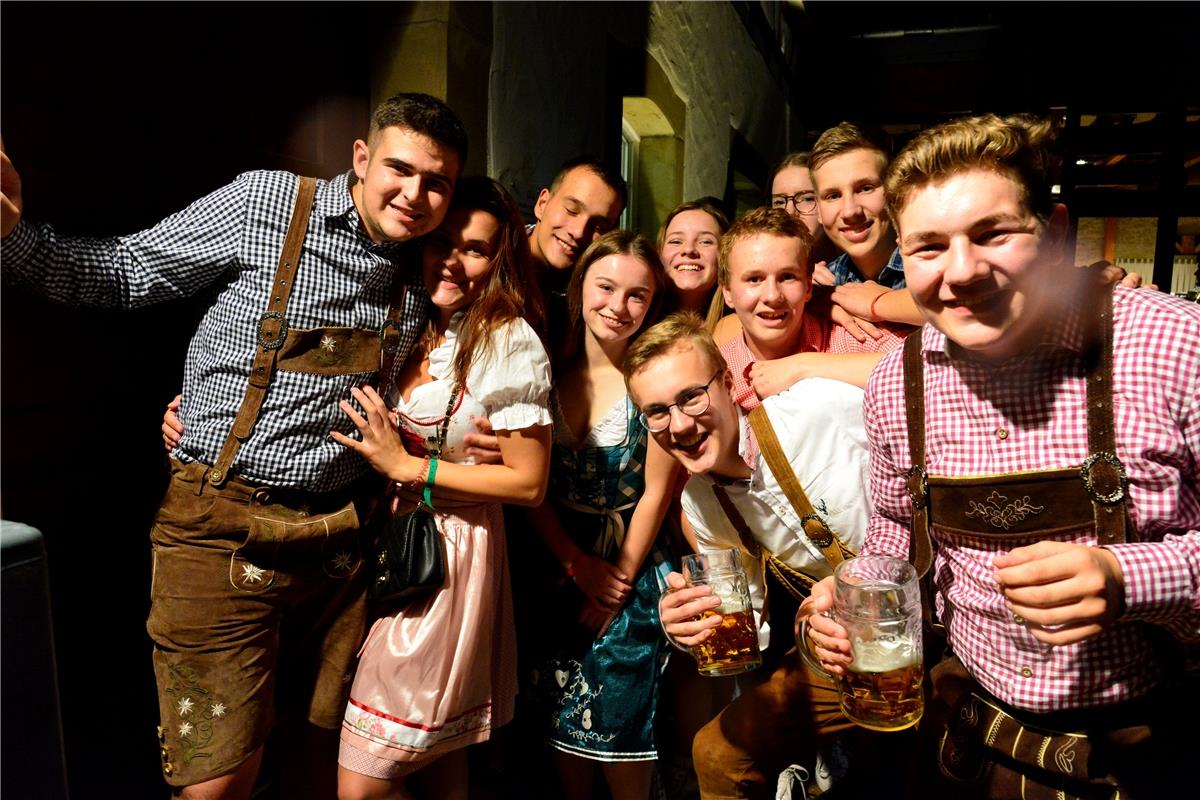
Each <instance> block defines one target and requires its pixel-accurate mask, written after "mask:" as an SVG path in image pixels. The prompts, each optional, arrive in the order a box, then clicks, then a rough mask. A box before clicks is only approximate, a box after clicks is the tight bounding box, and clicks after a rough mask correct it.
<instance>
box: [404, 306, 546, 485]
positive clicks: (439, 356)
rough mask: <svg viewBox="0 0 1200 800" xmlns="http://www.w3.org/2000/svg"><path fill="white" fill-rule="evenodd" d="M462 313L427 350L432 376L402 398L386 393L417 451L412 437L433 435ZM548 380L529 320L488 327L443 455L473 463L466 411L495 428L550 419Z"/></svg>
mask: <svg viewBox="0 0 1200 800" xmlns="http://www.w3.org/2000/svg"><path fill="white" fill-rule="evenodd" d="M463 316H464V314H463V312H461V311H460V312H458V313H457V314H455V315H454V316H453V317H452V318H451V319H450V326H449V329H448V330H447V331H446V340H445V341H444V342H443V343H442V344H440V345H439V346H438V347H436V348H434V350H433V351H432V352H431V353H430V354H429V374H430V375H432V376H433V378H434V380H433V381H431V382H430V383H425V384H422V385H420V386H418V387H416V388H415V389H413V392H412V395H411V397H409V399H408V401H407V402H405V401H404V400H403V399H402V398H401V397H400V393H399V392H398V391H397V390H396V389H395V388H393V389H392V392H391V393H390V397H389V398H388V399H389V401H390V402H391V404H392V405H393V406H394V407H395V408H396V410H397V411H398V412H399V419H400V425H401V434H402V435H403V436H404V437H405V440H406V442H408V443H409V447H410V450H414V451H416V452H420V450H419V448H420V446H421V445H420V444H418V443H417V441H416V440H417V439H422V440H424V439H426V438H428V437H436V436H437V433H438V427H439V425H440V424H441V421H442V418H443V416H444V415H445V413H446V404H447V403H448V402H449V400H450V390H451V389H452V388H453V375H454V356H455V353H457V352H458V329H459V326H460V325H461V324H462V320H463ZM550 385H551V383H550V358H549V356H547V354H546V349H545V348H544V347H543V346H542V342H541V340H540V339H539V338H538V335H537V334H536V333H535V332H534V330H533V328H531V327H530V326H529V323H527V322H526V321H525V320H523V319H516V320H513V321H512V322H510V323H508V324H507V325H504V326H502V327H500V328H498V329H497V330H495V331H493V332H492V335H491V338H490V339H489V346H488V347H485V348H481V349H480V351H479V352H478V353H476V354H475V358H474V359H472V362H471V368H470V369H469V370H468V374H467V381H466V387H465V391H464V392H463V393H462V397H461V398H460V400H459V401H458V403H457V404H456V407H455V409H454V411H453V412H452V414H451V417H450V428H449V430H448V431H447V433H446V444H445V446H444V447H443V448H442V458H444V459H446V460H448V461H455V462H459V463H463V464H471V463H474V459H473V458H472V457H471V456H468V455H466V454H464V453H463V447H462V439H463V436H465V435H466V434H467V433H469V432H471V431H472V430H474V428H475V426H474V423H473V422H472V421H471V417H486V418H487V419H488V420H489V421H490V422H491V423H492V428H493V429H495V430H497V431H502V430H504V431H513V430H521V429H523V428H529V427H533V426H535V425H549V424H550V423H551V414H550V410H549V396H550Z"/></svg>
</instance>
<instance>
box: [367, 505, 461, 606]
mask: <svg viewBox="0 0 1200 800" xmlns="http://www.w3.org/2000/svg"><path fill="white" fill-rule="evenodd" d="M445 582H446V554H445V553H444V552H442V534H441V533H440V532H439V531H438V529H437V522H436V520H434V518H433V513H432V512H431V511H430V510H429V509H427V508H425V507H424V506H421V507H419V508H417V509H415V510H413V511H410V512H408V513H407V514H401V515H399V516H395V517H392V518H391V519H389V520H388V521H387V522H385V523H384V525H383V529H382V530H381V531H380V532H379V541H378V544H377V551H376V557H375V575H374V578H373V579H372V580H371V583H370V585H369V586H368V587H367V598H368V599H369V600H370V601H371V602H372V603H379V604H385V605H386V604H396V603H401V602H406V601H408V600H411V599H413V598H414V597H417V596H419V595H422V594H425V593H427V592H432V591H434V590H436V589H440V588H441V587H442V584H443V583H445Z"/></svg>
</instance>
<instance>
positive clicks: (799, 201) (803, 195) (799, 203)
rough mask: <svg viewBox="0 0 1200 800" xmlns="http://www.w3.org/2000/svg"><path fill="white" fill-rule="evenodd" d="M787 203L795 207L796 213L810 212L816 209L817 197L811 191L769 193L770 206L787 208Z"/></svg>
mask: <svg viewBox="0 0 1200 800" xmlns="http://www.w3.org/2000/svg"><path fill="white" fill-rule="evenodd" d="M788 203H791V204H792V205H794V206H795V207H796V213H797V214H811V213H813V212H814V211H816V210H817V197H816V195H814V194H813V193H812V192H796V193H795V194H773V195H771V208H782V209H784V210H787V204H788Z"/></svg>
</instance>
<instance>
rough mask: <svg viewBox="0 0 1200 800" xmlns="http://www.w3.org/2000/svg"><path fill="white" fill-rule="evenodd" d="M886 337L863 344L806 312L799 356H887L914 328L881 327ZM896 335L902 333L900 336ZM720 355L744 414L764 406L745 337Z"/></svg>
mask: <svg viewBox="0 0 1200 800" xmlns="http://www.w3.org/2000/svg"><path fill="white" fill-rule="evenodd" d="M878 327H879V329H880V330H881V331H882V332H883V336H881V337H880V338H878V339H872V338H871V337H869V336H868V337H867V341H865V342H860V341H858V340H857V339H855V338H854V337H853V336H851V335H850V334H849V332H848V331H847V330H846V329H845V328H843V327H842V326H841V325H834V324H833V323H832V322H831V321H830V320H829V319H828V318H826V317H819V316H817V315H815V314H810V313H808V312H807V311H806V312H804V321H803V322H802V323H801V326H800V346H799V347H797V348H796V352H797V353H836V354H839V355H840V354H845V353H886V352H888V351H890V350H894V349H896V348H897V347H899V346H900V344H901V343H902V342H903V341H904V334H905V333H908V332H909V331H911V330H912V328H908V327H902V326H898V327H896V328H892V327H889V326H887V325H879V326H878ZM897 331H902V333H898V332H897ZM720 349H721V355H723V356H724V357H725V363H726V364H728V365H729V371H730V372H732V373H733V400H734V402H736V403H737V404H738V405H739V406H741V407H742V410H744V411H753V410H754V409H756V408H758V407H759V406H760V405H762V401H761V400H760V399H759V398H758V395H756V394H755V393H754V387H753V386H751V385H750V367H751V366H753V364H754V362H756V361H758V359H757V358H756V357H755V356H754V354H753V353H751V352H750V347H749V346H748V345H747V344H746V334H745V333H744V332H741V333H738V335H737V336H735V337H733V338H732V339H730V340H729V341H727V342H725V343H724V344H723V345H721V348H720Z"/></svg>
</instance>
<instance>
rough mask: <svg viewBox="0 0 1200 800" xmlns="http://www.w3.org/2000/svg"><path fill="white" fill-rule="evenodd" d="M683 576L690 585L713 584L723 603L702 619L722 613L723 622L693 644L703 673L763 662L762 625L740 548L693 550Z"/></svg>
mask: <svg viewBox="0 0 1200 800" xmlns="http://www.w3.org/2000/svg"><path fill="white" fill-rule="evenodd" d="M683 578H684V580H685V581H686V582H687V584H688V585H689V586H709V587H711V588H712V593H713V594H714V595H715V596H717V597H719V598H721V605H719V606H717V607H716V608H713V609H710V610H708V611H705V612H704V613H703V614H702V615H701V616H700V617H699V619H706V618H708V617H712V616H717V615H720V617H721V624H720V625H719V626H717V627H716V628H713V629H712V633H711V634H710V635H709V636H708V637H707V638H705V640H704V641H703V642H700V643H699V644H696V645H692V656H694V657H695V659H696V668H697V669H698V670H699V671H700V674H701V675H708V676H709V677H717V676H719V675H736V674H738V673H739V672H748V671H749V670H752V669H755V668H757V667H758V666H760V665H761V664H762V655H761V654H760V653H759V652H758V627H757V626H756V625H755V624H754V611H753V609H752V606H751V603H750V585H749V583H748V582H747V580H746V570H745V568H744V567H743V566H742V558H741V554H740V553H739V551H738V550H737V549H736V548H726V549H723V550H709V551H706V552H703V553H690V554H688V555H686V556H684V557H683Z"/></svg>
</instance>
